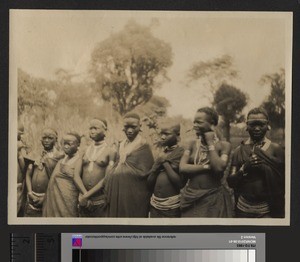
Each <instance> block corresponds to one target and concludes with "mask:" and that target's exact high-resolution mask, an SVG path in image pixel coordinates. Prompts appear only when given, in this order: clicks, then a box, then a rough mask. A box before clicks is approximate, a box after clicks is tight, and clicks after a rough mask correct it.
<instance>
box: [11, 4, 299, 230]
mask: <svg viewBox="0 0 300 262" xmlns="http://www.w3.org/2000/svg"><path fill="white" fill-rule="evenodd" d="M292 21H293V16H292V13H291V12H197V11H189V12H187V11H104V10H76V11H75V10H16V9H15V10H10V22H9V32H10V34H9V35H10V36H9V37H10V44H9V49H10V51H9V152H8V153H9V172H8V182H9V183H8V223H9V224H64V225H68V224H70V225H73V224H96V225H97V224H99V225H100V224H121V225H122V224H124V225H173V226H174V225H268V226H269V225H282V226H288V225H289V224H290V179H291V177H290V176H291V175H290V161H291V143H292V141H291V92H292V81H291V78H292V75H291V74H292V28H293V22H292ZM16 138H17V139H16Z"/></svg>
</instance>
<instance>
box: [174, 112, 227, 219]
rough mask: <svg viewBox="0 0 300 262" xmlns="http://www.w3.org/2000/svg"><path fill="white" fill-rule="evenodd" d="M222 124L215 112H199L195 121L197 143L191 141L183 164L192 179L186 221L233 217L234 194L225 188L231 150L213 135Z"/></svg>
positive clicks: (184, 196)
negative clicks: (224, 174) (222, 182)
mask: <svg viewBox="0 0 300 262" xmlns="http://www.w3.org/2000/svg"><path fill="white" fill-rule="evenodd" d="M217 124H218V114H217V112H216V111H215V110H214V109H211V108H209V107H204V108H200V109H198V111H197V112H196V115H195V118H194V130H195V132H196V135H197V139H196V140H193V141H190V143H189V144H188V146H187V148H186V150H185V152H184V154H183V156H182V158H181V161H180V172H181V173H182V174H184V175H185V176H186V177H187V178H188V182H187V184H186V186H185V187H184V188H183V190H182V191H181V215H182V217H232V216H233V206H232V201H231V197H230V194H229V193H228V192H227V190H226V188H225V187H224V186H223V185H222V184H221V178H222V176H223V173H224V171H225V169H226V167H227V163H228V156H229V155H230V150H231V146H230V144H229V143H228V142H225V141H219V139H218V138H217V136H216V133H215V132H214V131H213V130H214V129H215V126H216V125H217Z"/></svg>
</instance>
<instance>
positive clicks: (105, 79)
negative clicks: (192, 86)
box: [90, 20, 172, 115]
mask: <svg viewBox="0 0 300 262" xmlns="http://www.w3.org/2000/svg"><path fill="white" fill-rule="evenodd" d="M91 57H92V59H91V68H90V72H91V74H92V76H93V78H94V79H95V81H96V84H97V88H98V91H99V92H100V94H101V97H102V99H103V100H105V101H109V102H111V104H112V106H113V108H114V109H115V110H116V111H118V112H119V113H120V114H121V115H124V114H125V113H127V112H129V111H131V110H133V109H134V108H135V107H136V106H138V105H141V104H144V103H146V102H148V101H149V100H150V99H151V97H152V95H153V90H154V89H155V88H158V87H160V86H161V84H162V82H163V81H164V80H166V79H168V78H167V68H168V67H169V66H171V64H172V50H171V47H170V45H169V44H167V43H165V42H163V41H162V40H159V39H158V38H156V37H154V36H153V35H152V33H151V28H150V27H146V26H141V25H139V24H137V23H136V22H134V21H132V20H131V21H129V22H128V23H127V24H126V25H125V27H124V29H123V30H122V31H120V32H119V33H116V34H113V35H112V36H110V37H109V38H108V39H106V40H104V41H103V42H101V43H98V44H97V46H96V47H95V49H94V50H93V52H92V56H91Z"/></svg>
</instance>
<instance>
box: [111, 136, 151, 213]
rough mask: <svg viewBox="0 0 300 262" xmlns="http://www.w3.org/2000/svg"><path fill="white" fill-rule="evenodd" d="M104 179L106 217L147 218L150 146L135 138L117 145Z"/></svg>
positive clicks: (139, 138) (138, 137)
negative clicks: (113, 162)
mask: <svg viewBox="0 0 300 262" xmlns="http://www.w3.org/2000/svg"><path fill="white" fill-rule="evenodd" d="M118 157H119V158H118V160H117V162H116V163H115V165H114V167H113V168H112V169H111V171H110V172H109V173H108V174H107V175H106V178H105V194H106V195H107V198H108V203H109V206H108V216H109V217H148V213H149V206H150V205H149V203H150V196H151V193H150V191H149V189H148V187H147V176H148V175H147V173H148V172H149V170H150V168H151V167H152V165H153V156H152V152H151V149H150V146H149V145H148V144H147V143H146V142H145V141H143V140H142V139H141V137H140V136H137V137H136V139H135V140H134V141H133V142H130V143H129V142H128V141H126V140H124V141H122V142H121V143H120V148H119V156H118Z"/></svg>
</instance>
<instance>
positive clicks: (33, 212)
mask: <svg viewBox="0 0 300 262" xmlns="http://www.w3.org/2000/svg"><path fill="white" fill-rule="evenodd" d="M32 194H33V195H34V196H35V197H37V198H39V199H41V198H44V197H45V193H36V192H33V191H32ZM24 216H25V217H42V216H43V209H42V206H41V207H36V206H35V205H34V203H33V202H32V201H31V200H30V199H29V197H28V196H27V202H26V205H25V214H24Z"/></svg>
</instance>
